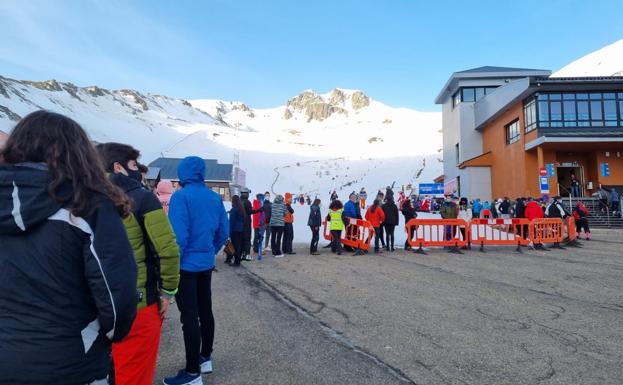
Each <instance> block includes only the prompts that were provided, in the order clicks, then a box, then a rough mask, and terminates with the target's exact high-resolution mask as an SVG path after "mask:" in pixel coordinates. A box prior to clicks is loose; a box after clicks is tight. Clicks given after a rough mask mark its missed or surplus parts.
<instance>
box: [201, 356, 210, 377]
mask: <svg viewBox="0 0 623 385" xmlns="http://www.w3.org/2000/svg"><path fill="white" fill-rule="evenodd" d="M199 366H200V367H201V374H208V373H212V360H211V359H209V358H205V357H204V356H199Z"/></svg>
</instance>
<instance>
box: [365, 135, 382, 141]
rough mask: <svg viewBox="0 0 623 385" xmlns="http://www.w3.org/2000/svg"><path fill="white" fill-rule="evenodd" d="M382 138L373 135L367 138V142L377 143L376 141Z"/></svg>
mask: <svg viewBox="0 0 623 385" xmlns="http://www.w3.org/2000/svg"><path fill="white" fill-rule="evenodd" d="M382 141H383V138H379V137H377V136H373V137H371V138H370V139H368V143H377V142H382Z"/></svg>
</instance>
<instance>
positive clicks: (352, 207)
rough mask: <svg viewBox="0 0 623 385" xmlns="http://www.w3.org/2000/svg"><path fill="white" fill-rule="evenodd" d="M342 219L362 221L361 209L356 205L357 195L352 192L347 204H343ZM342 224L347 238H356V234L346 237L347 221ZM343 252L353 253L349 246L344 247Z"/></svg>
mask: <svg viewBox="0 0 623 385" xmlns="http://www.w3.org/2000/svg"><path fill="white" fill-rule="evenodd" d="M342 217H344V218H353V219H362V217H361V207H360V205H359V203H357V194H355V193H354V192H352V193H351V194H350V195H349V197H348V202H346V204H344V212H343V213H342ZM344 224H345V225H346V229H347V233H346V234H347V235H346V236H347V237H356V234H352V235H348V234H349V232H348V224H349V222H348V219H344ZM344 250H346V251H353V248H352V247H350V246H344Z"/></svg>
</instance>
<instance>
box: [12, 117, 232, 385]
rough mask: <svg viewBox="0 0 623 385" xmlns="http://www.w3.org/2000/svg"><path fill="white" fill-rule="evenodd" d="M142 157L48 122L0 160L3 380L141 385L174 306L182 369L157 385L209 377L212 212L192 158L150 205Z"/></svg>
mask: <svg viewBox="0 0 623 385" xmlns="http://www.w3.org/2000/svg"><path fill="white" fill-rule="evenodd" d="M139 157H140V153H139V151H138V150H136V149H134V148H132V147H131V146H129V145H126V144H121V143H101V144H98V145H96V146H94V145H93V144H92V143H91V142H90V141H89V139H88V137H87V135H86V133H85V131H84V130H83V129H82V127H80V125H79V124H78V123H76V122H75V121H74V120H72V119H70V118H68V117H66V116H63V115H60V114H56V113H52V112H47V111H37V112H34V113H31V114H29V115H28V116H26V117H24V118H23V119H21V120H20V121H19V122H18V124H17V125H16V126H15V127H14V129H13V130H12V132H11V135H10V136H9V138H8V139H7V141H6V142H5V144H4V146H3V148H2V149H0V201H1V202H3V203H2V205H0V244H2V248H0V276H1V277H2V279H1V280H0V290H1V291H2V293H3V294H2V296H0V309H2V311H0V383H2V384H16V385H19V384H52V385H53V384H97V385H100V384H109V383H111V384H117V385H124V384H133V385H134V384H136V385H138V384H141V385H148V384H149V385H151V384H152V383H153V377H154V371H155V367H156V361H157V356H158V346H159V340H160V333H161V328H162V323H163V320H164V319H165V317H166V316H167V314H168V311H169V307H170V304H171V302H172V301H173V299H175V302H176V303H177V307H178V308H179V311H180V314H181V322H182V330H183V336H184V347H185V353H186V354H185V357H186V364H185V367H184V368H183V369H181V370H180V371H179V372H178V373H177V374H174V375H173V376H171V377H167V378H165V379H164V383H165V384H166V385H183V384H195V385H196V384H201V383H202V379H201V374H202V373H210V372H212V361H211V355H212V347H213V342H214V330H215V329H214V316H213V313H212V297H211V277H212V272H213V271H214V267H215V256H216V254H217V253H218V252H219V251H220V250H221V248H222V247H223V246H224V245H225V243H226V242H227V240H228V238H229V235H230V231H229V230H230V228H229V226H230V224H229V220H228V218H227V213H226V211H225V207H224V205H223V201H222V199H221V197H220V196H219V195H218V194H216V193H215V192H213V191H212V190H210V189H209V188H207V187H206V186H205V184H204V174H205V164H204V162H203V160H202V159H201V158H198V157H192V156H191V157H187V158H185V159H184V160H183V161H182V162H181V163H180V165H179V168H178V170H177V171H178V176H179V184H180V185H181V187H182V188H181V189H179V190H178V191H176V192H174V193H173V188H172V184H171V183H170V182H168V181H162V182H161V184H159V185H158V188H157V194H158V195H156V194H154V193H153V192H151V191H150V190H148V189H147V188H145V186H144V184H143V173H144V172H145V171H146V170H145V169H144V168H143V167H141V165H140V164H139V163H138V159H139Z"/></svg>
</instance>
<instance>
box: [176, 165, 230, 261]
mask: <svg viewBox="0 0 623 385" xmlns="http://www.w3.org/2000/svg"><path fill="white" fill-rule="evenodd" d="M177 175H178V177H179V179H180V183H181V184H182V186H183V188H182V189H181V190H179V191H178V192H176V193H175V194H173V197H171V203H170V206H169V219H170V220H171V225H172V226H173V230H174V231H175V237H176V239H177V244H178V245H179V247H180V269H181V270H183V271H189V272H199V271H207V270H211V269H213V268H214V262H215V261H214V257H215V255H216V253H218V252H219V250H220V249H221V248H222V247H223V246H225V242H227V239H228V238H229V220H228V219H227V213H226V212H225V206H223V200H222V199H221V196H220V195H218V194H217V193H215V192H214V191H212V190H211V189H209V188H208V187H206V185H205V184H204V176H205V163H204V161H203V159H201V158H199V157H196V156H189V157H186V158H184V160H182V162H180V164H179V166H178V167H177Z"/></svg>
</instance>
